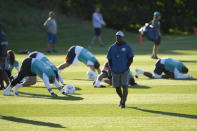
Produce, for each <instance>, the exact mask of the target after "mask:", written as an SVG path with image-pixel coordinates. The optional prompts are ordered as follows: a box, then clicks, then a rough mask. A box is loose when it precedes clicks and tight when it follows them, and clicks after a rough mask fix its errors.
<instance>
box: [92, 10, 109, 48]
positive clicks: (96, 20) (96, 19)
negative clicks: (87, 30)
mask: <svg viewBox="0 0 197 131" xmlns="http://www.w3.org/2000/svg"><path fill="white" fill-rule="evenodd" d="M92 24H93V27H94V31H95V35H94V37H93V38H92V40H91V42H90V45H89V48H93V44H94V42H95V40H98V42H99V44H100V47H102V48H103V47H104V45H103V42H102V39H101V28H102V26H106V23H105V21H104V20H103V17H102V14H101V13H100V8H96V9H95V12H94V13H93V15H92Z"/></svg>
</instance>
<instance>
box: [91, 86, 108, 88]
mask: <svg viewBox="0 0 197 131" xmlns="http://www.w3.org/2000/svg"><path fill="white" fill-rule="evenodd" d="M94 88H106V86H104V85H100V86H94Z"/></svg>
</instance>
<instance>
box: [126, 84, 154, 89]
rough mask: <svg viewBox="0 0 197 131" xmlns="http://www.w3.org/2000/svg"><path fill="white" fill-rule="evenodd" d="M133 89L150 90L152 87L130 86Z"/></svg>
mask: <svg viewBox="0 0 197 131" xmlns="http://www.w3.org/2000/svg"><path fill="white" fill-rule="evenodd" d="M128 87H129V88H131V89H150V88H151V87H149V86H144V85H136V86H130V85H129V86H128Z"/></svg>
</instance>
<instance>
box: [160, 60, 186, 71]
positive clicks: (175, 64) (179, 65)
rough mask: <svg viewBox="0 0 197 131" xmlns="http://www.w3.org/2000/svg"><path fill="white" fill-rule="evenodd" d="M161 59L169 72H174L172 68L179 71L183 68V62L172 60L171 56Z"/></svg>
mask: <svg viewBox="0 0 197 131" xmlns="http://www.w3.org/2000/svg"><path fill="white" fill-rule="evenodd" d="M161 61H164V67H165V69H166V70H167V71H169V72H174V69H175V68H176V69H177V70H178V71H179V72H181V71H182V68H183V66H184V65H183V63H182V62H180V61H177V60H174V59H172V58H164V59H163V60H161Z"/></svg>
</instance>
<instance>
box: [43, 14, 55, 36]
mask: <svg viewBox="0 0 197 131" xmlns="http://www.w3.org/2000/svg"><path fill="white" fill-rule="evenodd" d="M44 26H46V27H47V29H48V30H47V32H49V33H53V34H56V33H57V24H56V21H55V19H53V18H51V17H49V18H48V19H47V20H46V21H45V22H44Z"/></svg>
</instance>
